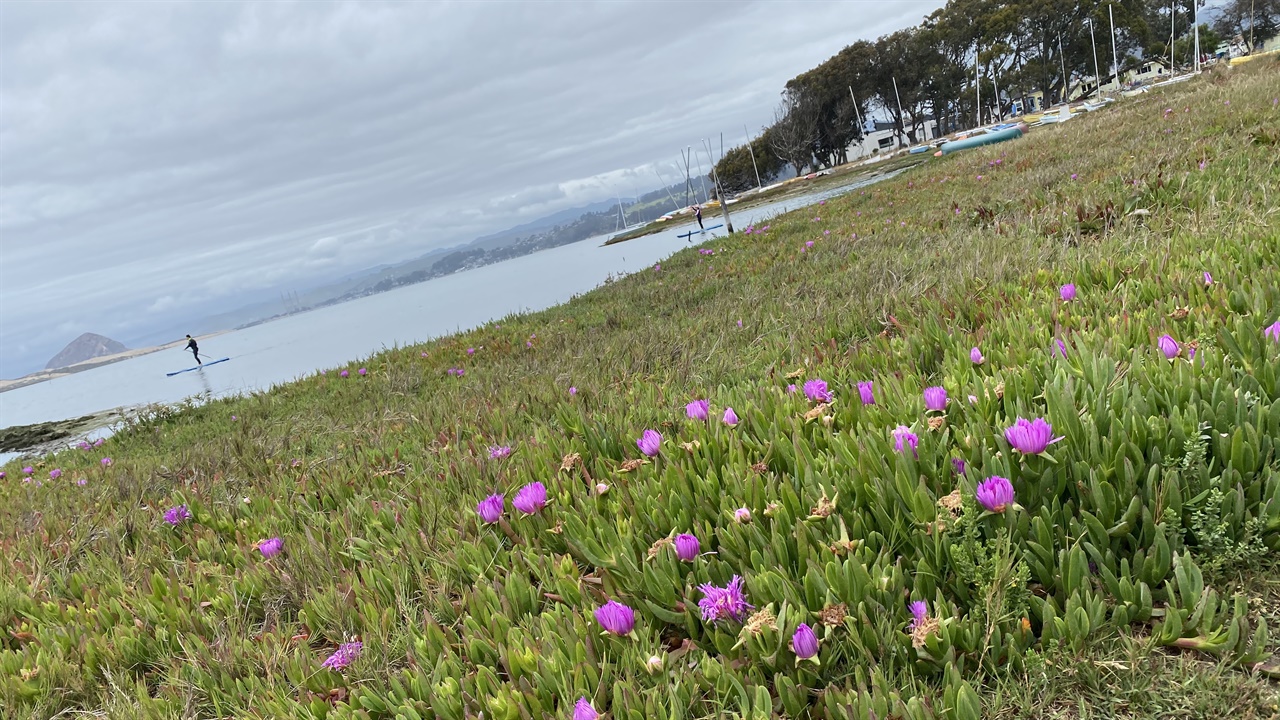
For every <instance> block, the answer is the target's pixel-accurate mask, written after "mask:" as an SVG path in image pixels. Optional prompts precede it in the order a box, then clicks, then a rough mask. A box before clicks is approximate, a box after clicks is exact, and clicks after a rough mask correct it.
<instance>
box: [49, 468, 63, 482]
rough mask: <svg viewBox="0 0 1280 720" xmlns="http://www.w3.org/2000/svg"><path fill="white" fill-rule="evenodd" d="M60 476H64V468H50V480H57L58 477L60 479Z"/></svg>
mask: <svg viewBox="0 0 1280 720" xmlns="http://www.w3.org/2000/svg"><path fill="white" fill-rule="evenodd" d="M60 477H62V470H60V469H58V468H54V469H52V470H50V471H49V479H50V480H57V479H58V478H60Z"/></svg>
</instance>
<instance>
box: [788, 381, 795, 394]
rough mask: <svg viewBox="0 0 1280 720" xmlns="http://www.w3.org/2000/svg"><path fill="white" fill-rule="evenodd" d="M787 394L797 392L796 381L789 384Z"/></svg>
mask: <svg viewBox="0 0 1280 720" xmlns="http://www.w3.org/2000/svg"><path fill="white" fill-rule="evenodd" d="M787 394H788V395H795V394H796V384H795V383H791V384H790V385H788V386H787Z"/></svg>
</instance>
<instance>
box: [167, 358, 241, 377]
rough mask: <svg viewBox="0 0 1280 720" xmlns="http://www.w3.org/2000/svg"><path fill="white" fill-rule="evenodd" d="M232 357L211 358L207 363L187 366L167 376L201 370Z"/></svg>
mask: <svg viewBox="0 0 1280 720" xmlns="http://www.w3.org/2000/svg"><path fill="white" fill-rule="evenodd" d="M230 359H231V358H229V357H224V358H222V359H221V360H210V361H209V362H207V363H205V364H203V365H197V366H195V367H189V368H187V369H186V370H178V371H175V372H171V373H165V376H166V377H173V376H174V375H181V374H182V373H184V372H191V371H192V370H200V369H202V368H207V367H209V366H210V365H217V364H218V363H222V362H226V361H228V360H230Z"/></svg>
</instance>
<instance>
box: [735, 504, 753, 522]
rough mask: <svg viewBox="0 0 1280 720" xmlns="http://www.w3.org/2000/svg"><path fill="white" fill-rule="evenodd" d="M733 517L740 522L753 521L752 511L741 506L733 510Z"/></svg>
mask: <svg viewBox="0 0 1280 720" xmlns="http://www.w3.org/2000/svg"><path fill="white" fill-rule="evenodd" d="M733 519H734V520H736V521H738V522H740V523H749V522H751V511H750V510H748V509H746V508H744V507H740V508H738V509H737V510H734V511H733Z"/></svg>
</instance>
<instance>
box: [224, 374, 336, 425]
mask: <svg viewBox="0 0 1280 720" xmlns="http://www.w3.org/2000/svg"><path fill="white" fill-rule="evenodd" d="M349 375H351V373H349V372H347V371H346V370H343V371H342V372H340V373H338V377H347V376H349ZM232 419H233V420H234V419H235V418H232Z"/></svg>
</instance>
